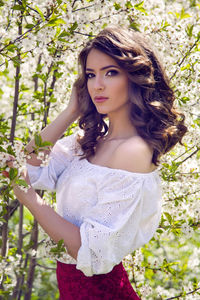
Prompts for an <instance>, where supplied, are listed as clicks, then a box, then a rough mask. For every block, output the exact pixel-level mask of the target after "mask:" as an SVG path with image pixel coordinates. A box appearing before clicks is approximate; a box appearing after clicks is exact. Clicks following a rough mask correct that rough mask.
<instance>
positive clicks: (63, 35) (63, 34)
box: [58, 30, 70, 38]
mask: <svg viewBox="0 0 200 300" xmlns="http://www.w3.org/2000/svg"><path fill="white" fill-rule="evenodd" d="M69 35H70V33H69V32H67V31H66V30H63V31H62V32H61V34H60V35H59V36H58V38H62V37H65V36H69Z"/></svg>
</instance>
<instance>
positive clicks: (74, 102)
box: [67, 85, 81, 120]
mask: <svg viewBox="0 0 200 300" xmlns="http://www.w3.org/2000/svg"><path fill="white" fill-rule="evenodd" d="M67 110H69V111H70V114H71V115H73V116H74V119H75V120H76V119H77V118H78V117H79V116H80V113H81V112H80V108H79V104H78V94H77V88H76V87H75V86H74V85H73V88H72V92H71V96H70V100H69V103H68V106H67Z"/></svg>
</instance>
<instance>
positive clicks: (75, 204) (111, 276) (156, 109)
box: [8, 27, 186, 300]
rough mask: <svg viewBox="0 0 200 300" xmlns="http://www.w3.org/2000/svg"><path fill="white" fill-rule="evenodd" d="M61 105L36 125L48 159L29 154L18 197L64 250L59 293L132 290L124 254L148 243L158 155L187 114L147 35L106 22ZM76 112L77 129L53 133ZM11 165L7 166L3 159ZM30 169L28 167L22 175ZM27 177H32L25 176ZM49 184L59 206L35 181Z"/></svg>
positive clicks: (129, 294) (153, 224)
mask: <svg viewBox="0 0 200 300" xmlns="http://www.w3.org/2000/svg"><path fill="white" fill-rule="evenodd" d="M79 62H80V65H81V69H82V70H81V72H80V75H79V78H78V79H77V81H76V82H75V84H74V87H73V90H72V95H71V99H70V101H69V104H68V106H67V108H66V109H65V110H64V111H63V112H62V113H61V114H60V115H59V116H58V117H57V119H56V120H55V121H54V122H52V123H51V124H50V125H48V126H47V127H46V128H45V129H44V130H43V131H42V132H41V136H42V139H43V140H46V141H50V142H52V143H53V144H55V146H54V147H53V149H52V151H51V153H50V157H51V160H50V162H49V165H48V166H47V167H41V166H40V164H41V161H40V160H39V159H37V155H36V154H34V151H33V148H34V141H31V142H30V143H29V144H28V145H27V150H28V151H29V153H30V155H31V158H30V159H29V160H28V164H27V167H28V174H26V175H24V176H25V178H26V180H27V182H28V183H31V188H29V190H28V192H27V193H24V192H23V191H21V190H20V188H19V187H18V186H14V192H15V195H16V196H17V198H18V199H19V201H20V202H21V203H22V204H24V205H25V206H26V207H27V208H28V209H29V210H30V211H31V213H32V214H33V215H34V216H35V218H36V219H37V220H38V222H39V223H40V225H41V226H42V227H43V228H44V230H45V231H46V232H47V234H48V235H49V236H50V238H51V239H53V240H54V241H55V242H58V241H60V240H63V241H64V245H65V247H66V250H67V254H66V256H65V257H63V258H62V259H59V260H58V262H57V279H58V286H59V291H60V299H68V300H70V299H74V300H77V299H87V300H88V299H91V300H95V299H104V300H105V299H107V300H108V299H109V300H111V299H115V300H116V299H121V300H122V299H139V297H138V296H137V294H136V293H135V292H134V290H133V288H132V286H131V284H130V282H129V280H128V276H127V273H126V272H125V270H124V268H123V265H122V263H121V261H122V259H123V258H124V257H125V256H126V255H128V254H129V253H131V252H133V251H134V250H135V249H137V248H139V247H141V246H142V245H144V244H145V243H147V242H148V241H149V240H150V239H151V238H152V237H153V235H154V233H155V231H156V229H157V227H158V224H159V220H160V210H161V209H160V208H161V188H160V179H159V174H158V171H157V166H158V165H159V159H160V157H161V155H163V154H165V153H166V152H167V151H169V150H170V149H171V148H172V147H173V146H174V145H175V144H176V143H177V142H180V143H181V139H182V137H183V135H184V134H185V132H186V127H185V125H184V116H183V115H182V114H180V113H178V112H177V111H176V110H175V108H174V94H173V91H172V90H171V88H170V86H169V82H168V79H167V77H166V75H165V72H164V70H163V68H162V66H161V64H160V62H159V61H158V59H157V57H156V55H155V53H154V51H153V50H152V46H151V45H150V44H149V42H148V40H147V38H146V37H145V36H144V35H143V34H141V33H138V32H135V31H133V30H128V29H122V28H119V27H109V28H106V29H104V30H103V31H101V32H100V33H99V34H98V35H97V36H96V37H95V38H94V39H92V40H90V41H89V42H88V43H87V45H86V46H85V47H84V49H83V50H82V51H81V53H80V55H79ZM77 118H79V127H80V128H81V129H82V136H81V135H80V134H73V135H71V136H68V137H64V138H62V139H60V140H59V141H58V139H59V138H60V137H61V136H62V135H63V134H64V132H65V131H66V129H67V128H68V127H69V126H70V124H71V123H72V122H74V121H75V120H76V119H77ZM8 165H10V166H11V165H12V164H11V163H8ZM28 175H29V176H28ZM29 178H30V181H29ZM36 188H37V189H48V190H56V192H57V212H55V211H54V210H53V209H52V208H51V207H50V206H49V205H47V204H46V203H45V202H44V201H43V200H42V199H41V198H40V197H39V195H38V194H37V193H36V192H35V190H34V189H36Z"/></svg>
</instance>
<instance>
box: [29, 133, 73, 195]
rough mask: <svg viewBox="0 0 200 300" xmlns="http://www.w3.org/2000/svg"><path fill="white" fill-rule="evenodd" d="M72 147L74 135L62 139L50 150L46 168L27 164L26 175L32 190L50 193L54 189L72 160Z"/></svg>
mask: <svg viewBox="0 0 200 300" xmlns="http://www.w3.org/2000/svg"><path fill="white" fill-rule="evenodd" d="M74 145H75V135H70V136H67V137H64V138H62V139H61V140H58V141H57V142H56V144H55V145H54V147H53V148H52V151H51V153H50V157H49V158H50V160H49V164H48V166H43V167H41V166H32V165H30V164H28V163H27V170H28V175H29V178H30V182H31V185H32V187H33V188H34V189H39V190H50V191H53V190H55V189H56V183H57V180H58V178H59V176H60V175H61V174H62V172H63V171H64V170H65V169H66V168H67V167H68V166H69V164H70V162H71V161H72V159H73V150H72V149H73V146H74Z"/></svg>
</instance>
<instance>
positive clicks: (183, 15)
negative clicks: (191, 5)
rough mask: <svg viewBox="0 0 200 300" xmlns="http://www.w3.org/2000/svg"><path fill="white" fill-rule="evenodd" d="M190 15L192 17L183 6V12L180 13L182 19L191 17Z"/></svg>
mask: <svg viewBox="0 0 200 300" xmlns="http://www.w3.org/2000/svg"><path fill="white" fill-rule="evenodd" d="M190 17H191V15H190V14H188V13H186V12H185V10H184V8H182V10H181V13H180V19H181V20H182V19H186V18H190Z"/></svg>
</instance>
